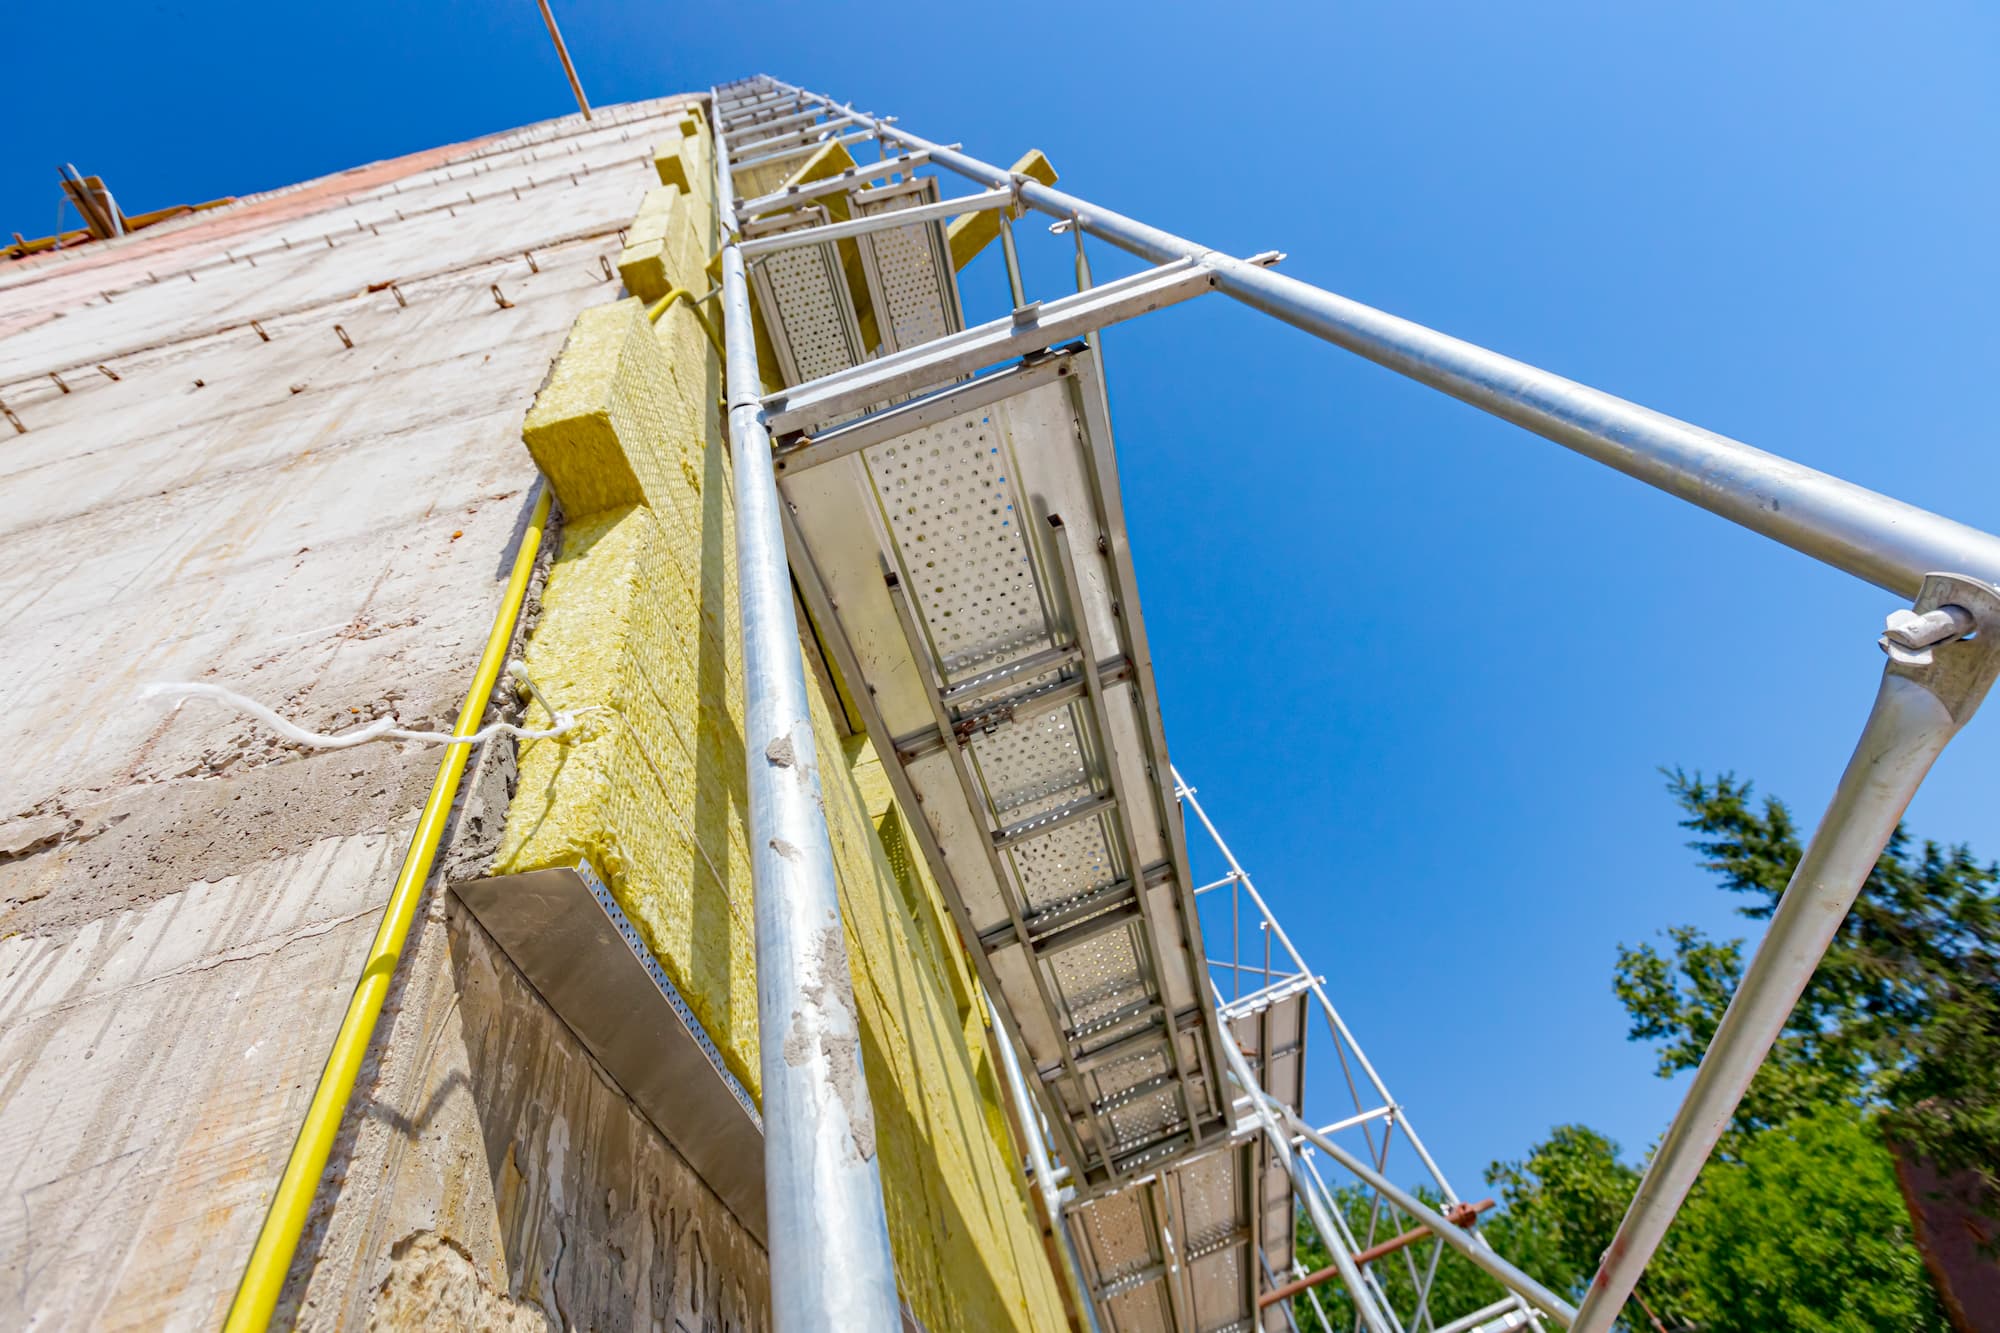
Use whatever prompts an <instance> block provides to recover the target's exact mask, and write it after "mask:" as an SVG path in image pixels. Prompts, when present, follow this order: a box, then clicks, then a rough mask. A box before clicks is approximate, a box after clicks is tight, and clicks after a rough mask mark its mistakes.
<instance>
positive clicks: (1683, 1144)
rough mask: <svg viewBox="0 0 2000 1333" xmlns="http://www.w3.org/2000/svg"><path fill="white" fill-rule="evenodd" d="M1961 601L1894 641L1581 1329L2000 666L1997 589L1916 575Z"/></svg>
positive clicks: (1640, 1268)
mask: <svg viewBox="0 0 2000 1333" xmlns="http://www.w3.org/2000/svg"><path fill="white" fill-rule="evenodd" d="M1944 606H1956V607H1962V608H1963V609H1964V610H1965V611H1966V612H1969V613H1970V620H1971V622H1972V624H1973V625H1974V626H1976V629H1977V631H1978V637H1976V638H1973V639H1954V640H1953V641H1951V642H1945V643H1939V644H1936V645H1935V646H1930V647H1927V648H1925V649H1923V650H1920V651H1916V652H1911V651H1908V650H1901V649H1898V650H1894V651H1892V653H1891V660H1890V662H1889V665H1888V666H1887V667H1886V668H1885V669H1884V671H1883V673H1882V685H1881V688H1880V690H1879V691H1878V692H1877V693H1876V696H1875V705H1874V707H1873V708H1872V709H1871V710H1870V711H1869V714H1868V721H1867V724H1866V725H1865V726H1863V728H1862V730H1861V739H1860V741H1859V742H1858V743H1856V745H1855V747H1854V755H1853V757H1852V758H1850V759H1849V760H1848V761H1847V769H1846V771H1845V772H1843V773H1842V774H1841V775H1840V785H1839V786H1838V787H1837V788H1835V789H1834V793H1833V801H1832V803H1831V804H1829V805H1828V806H1827V810H1826V814H1825V816H1824V817H1823V818H1822V819H1821V820H1820V823H1819V828H1818V830H1817V831H1815V832H1814V834H1813V837H1812V841H1811V842H1810V843H1808V844H1807V846H1806V850H1805V854H1804V855H1803V856H1801V857H1800V858H1799V864H1798V868H1797V869H1796V870H1794V871H1793V872H1792V878H1791V882H1790V883H1789V884H1787V885H1786V886H1785V894H1784V897H1783V898H1781V899H1779V901H1778V910H1777V911H1776V912H1775V913H1774V914H1773V915H1772V917H1771V926H1770V929H1769V930H1768V931H1766V932H1765V935H1764V939H1763V942H1762V943H1761V944H1759V945H1758V946H1757V953H1756V955H1755V956H1754V957H1753V958H1751V960H1750V966H1749V967H1748V968H1746V969H1745V970H1744V973H1743V980H1742V981H1740V982H1739V983H1737V987H1736V994H1735V995H1734V996H1733V997H1731V999H1730V1001H1729V1009H1728V1010H1727V1012H1725V1013H1724V1014H1723V1016H1722V1023H1721V1025H1720V1026H1718V1027H1717V1028H1716V1030H1715V1036H1714V1037H1713V1038H1711V1039H1710V1041H1709V1043H1708V1050H1707V1052H1706V1053H1705V1054H1704V1055H1703V1056H1702V1061H1701V1067H1700V1068H1699V1069H1697V1070H1696V1071H1695V1076H1694V1083H1693V1085H1692V1086H1691V1087H1689V1089H1688V1094H1687V1098H1686V1100H1684V1101H1683V1102H1682V1103H1681V1109H1680V1111H1679V1112H1678V1113H1677V1114H1676V1115H1675V1116H1674V1123H1673V1125H1672V1126H1671V1127H1670V1128H1669V1129H1668V1130H1667V1133H1666V1136H1665V1137H1664V1138H1663V1139H1661V1140H1660V1146H1659V1147H1658V1149H1656V1150H1655V1151H1654V1153H1653V1160H1652V1163H1651V1164H1650V1165H1649V1166H1648V1167H1647V1168H1646V1175H1645V1178H1644V1179H1643V1180H1641V1181H1640V1182H1639V1190H1638V1193H1637V1194H1635V1195H1634V1196H1633V1199H1632V1204H1631V1207H1630V1208H1629V1209H1627V1211H1626V1213H1625V1218H1624V1220H1623V1221H1622V1222H1620V1223H1619V1226H1618V1234H1617V1235H1616V1236H1615V1237H1613V1239H1612V1241H1611V1247H1610V1248H1609V1249H1608V1250H1606V1251H1605V1254H1604V1259H1603V1266H1602V1267H1601V1268H1600V1269H1599V1270H1598V1273H1597V1277H1596V1279H1595V1280H1594V1281H1593V1282H1592V1283H1591V1284H1590V1292H1589V1294H1588V1295H1587V1296H1586V1297H1585V1298H1584V1302H1583V1306H1582V1308H1581V1309H1580V1310H1579V1311H1578V1312H1577V1319H1576V1323H1575V1325H1574V1328H1575V1329H1576V1330H1577V1333H1605V1330H1607V1329H1609V1328H1610V1327H1611V1325H1612V1323H1613V1322H1614V1321H1615V1320H1616V1319H1617V1318H1618V1312H1619V1311H1620V1310H1622V1309H1623V1308H1624V1306H1625V1301H1626V1299H1627V1298H1628V1297H1630V1296H1631V1294H1632V1289H1633V1288H1634V1287H1635V1286H1637V1285H1638V1282H1639V1276H1640V1274H1641V1273H1643V1272H1645V1269H1646V1264H1647V1262H1648V1261H1650V1260H1651V1259H1652V1257H1653V1252H1654V1251H1655V1250H1657V1249H1658V1248H1659V1245H1660V1241H1661V1240H1662V1239H1663V1238H1664V1237H1665V1236H1666V1232H1667V1226H1668V1224H1669V1223H1671V1222H1672V1221H1673V1218H1674V1214H1675V1213H1676V1212H1677V1211H1678V1210H1679V1208H1680V1206H1681V1201H1682V1200H1683V1199H1685V1198H1686V1197H1687V1192H1688V1190H1689V1189H1691V1188H1692V1187H1693V1185H1694V1182H1695V1177H1696V1176H1697V1175H1699V1174H1700V1173H1701V1168H1702V1164H1703V1163H1704V1162H1706V1161H1707V1160H1708V1155H1709V1153H1710V1152H1711V1151H1713V1150H1714V1147H1715V1144H1716V1141H1717V1140H1718V1139H1720V1138H1721V1137H1722V1131H1723V1129H1724V1127H1725V1126H1727V1125H1728V1123H1729V1118H1730V1117H1731V1116H1732V1115H1734V1114H1735V1112H1736V1106H1737V1103H1738V1102H1740V1101H1741V1100H1742V1099H1743V1094H1744V1092H1745V1091H1746V1090H1747V1089H1748V1088H1749V1086H1750V1080H1751V1078H1752V1077H1753V1076H1755V1074H1756V1073H1757V1067H1758V1066H1759V1065H1761V1064H1762V1063H1763V1062H1764V1056H1765V1054H1766V1053H1767V1052H1768V1051H1769V1050H1770V1048H1771V1043H1772V1042H1774V1041H1776V1040H1777V1038H1778V1034H1779V1033H1780V1032H1782V1031H1783V1030H1784V1026H1785V1023H1786V1021H1787V1020H1788V1019H1789V1018H1790V1017H1791V1014H1792V1008H1793V1006H1794V1005H1796V1004H1797V1003H1798V1001H1799V996H1800V994H1802V993H1803V992H1804V990H1805V988H1806V983H1807V982H1808V981H1810V980H1811V979H1812V974H1813V969H1814V968H1816V967H1818V966H1819V960H1820V958H1821V957H1822V956H1823V955H1824V954H1825V953H1826V949H1827V946H1828V945H1829V944H1831V943H1832V942H1833V937H1834V935H1835V933H1836V932H1838V931H1839V929H1840V924H1841V922H1842V921H1844V920H1845V919H1846V917H1847V911H1848V909H1849V908H1850V907H1852V906H1853V905H1854V899H1855V896H1856V895H1857V894H1859V893H1860V891H1861V886H1862V884H1863V883H1864V882H1866V880H1867V878H1868V874H1869V872H1870V871H1871V870H1873V869H1874V867H1875V861H1876V858H1878V857H1880V856H1881V855H1882V848H1883V847H1884V845H1886V844H1887V843H1888V841H1889V835H1890V834H1891V833H1893V832H1894V831H1895V828H1896V823H1897V821H1898V820H1900V819H1901V818H1902V817H1903V809H1904V807H1905V806H1907V805H1909V803H1910V798H1911V797H1912V796H1914V795H1915V794H1916V791H1917V786H1918V784H1919V783H1921V782H1922V781H1923V780H1924V774H1926V773H1927V772H1929V771H1930V767H1931V764H1932V762H1933V761H1935V760H1936V759H1937V757H1938V755H1939V754H1940V753H1942V752H1943V750H1944V747H1945V745H1946V744H1947V743H1948V742H1949V741H1950V740H1951V738H1952V737H1953V736H1955V735H1957V734H1958V731H1959V729H1960V728H1961V727H1963V726H1964V725H1965V723H1966V722H1967V721H1968V720H1969V719H1970V718H1971V717H1972V714H1973V712H1974V711H1975V710H1976V709H1977V708H1978V707H1979V704H1980V701H1981V700H1982V699H1983V698H1985V696H1986V691H1987V689H1988V687H1990V686H1991V685H1992V683H1993V677H1994V675H1995V673H1996V672H2000V642H1996V640H2000V592H1996V591H1995V590H1994V589H1992V588H1990V587H1987V586H1986V585H1984V584H1980V583H1976V582H1972V581H1970V580H1965V579H1958V578H1953V577H1950V576H1946V575H1933V576H1932V577H1931V578H1929V579H1926V580H1925V581H1924V590H1923V593H1922V595H1921V596H1920V597H1919V599H1918V602H1917V608H1918V610H1919V611H1930V610H1933V609H1935V608H1937V607H1944Z"/></svg>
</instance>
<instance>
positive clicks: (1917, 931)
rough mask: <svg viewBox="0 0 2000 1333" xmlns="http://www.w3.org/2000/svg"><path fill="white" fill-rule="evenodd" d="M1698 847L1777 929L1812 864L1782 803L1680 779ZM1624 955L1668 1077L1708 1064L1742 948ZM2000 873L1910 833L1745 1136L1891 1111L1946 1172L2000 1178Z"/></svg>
mask: <svg viewBox="0 0 2000 1333" xmlns="http://www.w3.org/2000/svg"><path fill="white" fill-rule="evenodd" d="M1667 787H1668V790H1669V792H1671V793H1672V795H1673V797H1674V799H1675V800H1676V802H1678V803H1679V805H1680V806H1681V809H1682V811H1683V812H1684V814H1685V815H1686V817H1685V818H1684V819H1682V821H1681V826H1682V827H1683V828H1686V829H1689V830H1691V831H1692V832H1693V833H1694V834H1695V835H1696V836H1695V838H1694V839H1693V841H1691V842H1690V843H1689V844H1688V845H1689V846H1690V847H1691V848H1693V849H1694V850H1695V851H1696V852H1697V853H1699V854H1700V855H1701V857H1702V866H1703V868H1704V869H1706V870H1708V871H1710V872H1711V873H1713V874H1714V875H1716V877H1717V878H1718V879H1719V880H1720V881H1721V887H1722V888H1723V889H1724V890H1726V891H1727V892H1729V893H1732V894H1736V895H1739V896H1740V897H1742V898H1743V899H1744V900H1745V901H1744V902H1743V903H1742V904H1741V905H1740V906H1739V908H1738V910H1739V911H1740V912H1741V913H1742V914H1743V915H1744V916H1746V917H1749V918H1751V919H1753V920H1764V919H1766V918H1768V917H1769V916H1770V915H1771V913H1772V912H1773V911H1774V910H1775V909H1776V907H1777V904H1778V899H1779V898H1780V897H1781V896H1782V895H1783V893H1784V891H1785V886H1786V884H1787V883H1789V882H1790V880H1791V875H1792V871H1793V869H1794V868H1795V867H1796V866H1797V865H1798V861H1799V856H1800V854H1801V852H1802V850H1803V848H1802V843H1801V837H1800V832H1799V829H1798V827H1797V825H1796V824H1795V823H1794V822H1793V820H1792V816H1791V812H1790V811H1789V810H1788V809H1787V808H1786V806H1785V804H1784V802H1782V801H1780V800H1778V799H1777V798H1775V797H1766V798H1764V800H1763V802H1762V804H1761V806H1760V805H1759V804H1758V803H1757V802H1756V801H1755V800H1754V799H1753V793H1752V790H1751V785H1750V784H1749V783H1748V782H1738V781H1737V780H1736V779H1734V778H1733V777H1731V776H1730V775H1728V774H1723V775H1722V776H1720V777H1718V778H1716V779H1715V780H1714V781H1713V782H1709V781H1706V780H1704V779H1703V778H1702V777H1701V775H1700V774H1698V773H1697V774H1695V775H1693V776H1689V775H1688V774H1686V773H1684V772H1680V771H1678V770H1677V771H1675V772H1673V773H1671V774H1669V775H1668V783H1667ZM1666 937H1667V941H1668V949H1667V951H1666V952H1662V951H1661V950H1660V949H1657V948H1655V947H1654V946H1653V945H1651V944H1642V945H1639V946H1638V947H1636V948H1623V949H1621V950H1620V951H1619V958H1618V964H1617V975H1616V980H1615V981H1614V988H1615V990H1616V992H1617V994H1618V998H1619V999H1620V1000H1621V1001H1622V1002H1623V1003H1624V1005H1625V1008H1626V1012H1627V1013H1628V1014H1629V1015H1630V1016H1631V1019H1632V1027H1631V1036H1632V1037H1633V1039H1634V1040H1638V1041H1650V1042H1654V1043H1655V1044H1656V1046H1657V1048H1658V1050H1659V1061H1660V1062H1659V1072H1660V1074H1661V1075H1662V1076H1670V1075H1673V1074H1676V1073H1679V1072H1680V1071H1682V1070H1688V1069H1693V1068H1694V1067H1695V1066H1696V1065H1698V1064H1699V1063H1700V1062H1701V1055H1702V1052H1703V1051H1704V1050H1706V1049H1707V1046H1708V1040H1709V1038H1710V1037H1711V1036H1713V1035H1714V1032H1715V1027H1716V1025H1717V1024H1718V1023H1720V1022H1721V1021H1722V1014H1723V1011H1724V1009H1726V1008H1727V1007H1728V1004H1729V997H1730V995H1731V994H1733V993H1734V991H1735V987H1736V982H1737V980H1738V979H1739V978H1740V977H1741V975H1742V970H1743V942H1742V941H1741V940H1727V941H1717V940H1714V939H1711V938H1710V937H1709V936H1708V935H1707V934H1706V933H1705V932H1703V931H1701V930H1699V929H1697V928H1696V927H1693V926H1676V927H1673V928H1671V929H1669V930H1668V931H1667V932H1666ZM1996 1048H2000V866H1995V865H1993V864H1991V863H1988V864H1981V863H1980V862H1979V861H1978V860H1977V859H1976V858H1975V857H1974V856H1973V854H1972V852H1971V850H1970V849H1969V848H1967V847H1964V846H1954V847H1944V846H1940V845H1939V844H1937V843H1935V842H1928V841H1927V842H1924V843H1923V844H1922V845H1921V846H1916V845H1914V844H1913V843H1912V840H1911V838H1910V836H1909V833H1908V832H1907V831H1906V830H1905V829H1903V828H1902V827H1901V826H1898V827H1897V829H1896V831H1895V833H1894V834H1893V835H1892V836H1891V837H1890V839H1889V844H1888V846H1887V847H1886V848H1885V849H1884V850H1883V853H1882V856H1881V858H1880V859H1879V860H1878V861H1877V862H1876V864H1875V868H1874V869H1873V870H1872V871H1871V872H1870V873H1869V876H1868V880H1867V882H1866V883H1865V884H1864V885H1863V886H1862V889H1861V893H1860V896H1859V897H1858V898H1857V899H1856V901H1855V904H1854V909H1853V910H1852V911H1851V912H1849V913H1848V914H1847V919H1846V920H1845V921H1844V922H1842V924H1841V927H1840V930H1839V932H1838V933H1837V934H1836V935H1835V937H1834V940H1833V943H1832V945H1831V946H1830V947H1829V948H1828V949H1827V952H1826V957H1825V959H1824V960H1823V961H1822V962H1821V964H1820V966H1819V969H1818V970H1817V971H1816V972H1815V973H1814V975H1813V978H1812V980H1811V981H1810V982H1809V983H1808V984H1807V986H1806V989H1805V993H1804V994H1803V995H1802V996H1801V997H1800V999H1799V1003H1798V1005H1797V1007H1795V1008H1794V1009H1793V1011H1792V1015H1791V1018H1790V1019H1789V1021H1788V1022H1787V1023H1786V1025H1785V1029H1784V1032H1783V1034H1782V1035H1781V1036H1780V1038H1779V1040H1778V1042H1777V1044H1776V1045H1775V1046H1774V1047H1773V1048H1772V1051H1771V1054H1770V1057H1769V1058H1768V1059H1767V1060H1766V1061H1765V1062H1764V1067H1763V1068H1762V1069H1761V1070H1760V1071H1759V1072H1758V1075H1757V1078H1756V1080H1755V1081H1754V1082H1753V1083H1752V1085H1751V1087H1750V1091H1749V1093H1748V1094H1747V1095H1746V1096H1745V1097H1744V1099H1743V1103H1742V1105H1741V1107H1740V1108H1739V1109H1738V1111H1737V1114H1736V1117H1735V1120H1734V1123H1733V1125H1732V1129H1733V1130H1734V1135H1733V1136H1732V1138H1731V1140H1730V1141H1729V1142H1726V1143H1725V1144H1724V1151H1725V1153H1728V1152H1733V1151H1735V1149H1736V1147H1737V1146H1738V1139H1739V1138H1740V1136H1743V1135H1748V1134H1754V1133H1756V1132H1757V1131H1759V1130H1761V1129H1764V1128H1768V1127H1770V1126H1773V1125H1777V1124H1781V1123H1783V1122H1785V1121H1788V1120H1791V1119H1793V1118H1794V1117H1797V1116H1799V1115H1803V1114H1806V1113H1809V1112H1811V1111H1813V1110H1815V1109H1816V1108H1819V1107H1822V1106H1825V1105H1827V1104H1828V1103H1830V1102H1835V1101H1846V1102H1849V1103H1852V1104H1854V1105H1857V1106H1871V1107H1886V1108H1889V1110H1890V1119H1891V1122H1892V1124H1893V1125H1894V1128H1895V1131H1896V1133H1897V1134H1898V1135H1899V1136H1901V1137H1902V1138H1903V1139H1905V1141H1908V1142H1910V1143H1912V1144H1913V1145H1918V1146H1920V1147H1922V1148H1923V1150H1924V1151H1925V1152H1926V1155H1929V1156H1932V1157H1933V1158H1935V1159H1936V1160H1937V1161H1938V1162H1939V1164H1940V1165H1942V1166H1945V1167H1947V1168H1952V1167H1960V1166H1985V1167H1988V1168H1989V1169H1990V1167H1991V1164H1993V1163H1995V1162H2000V1132H1996V1131H2000V1087H1996V1080H1993V1079H1992V1078H1990V1077H1985V1076H1984V1075H1985V1071H1987V1070H1990V1069H1991V1068H1992V1067H1993V1066H1992V1064H1991V1063H1990V1062H1982V1061H1985V1060H1986V1059H1987V1058H1988V1057H1990V1055H1991V1054H1992V1053H1993V1052H1994V1050H1995V1049H1996Z"/></svg>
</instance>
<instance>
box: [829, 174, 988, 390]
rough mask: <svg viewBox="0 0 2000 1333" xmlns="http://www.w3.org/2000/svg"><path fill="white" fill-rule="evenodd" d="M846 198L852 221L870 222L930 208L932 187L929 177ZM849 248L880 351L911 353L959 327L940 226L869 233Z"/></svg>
mask: <svg viewBox="0 0 2000 1333" xmlns="http://www.w3.org/2000/svg"><path fill="white" fill-rule="evenodd" d="M850 197H851V199H852V200H853V208H854V214H855V216H857V217H873V216H875V215H877V214H881V213H893V212H896V211H898V210H901V209H906V208H915V207H918V206H919V205H922V204H930V203H936V202H937V198H938V186H937V180H936V178H935V177H931V176H913V177H911V178H910V179H908V180H904V181H899V182H897V183H896V184H893V185H878V186H875V187H873V188H871V189H865V190H856V191H855V192H854V193H853V194H852V195H851V196H850ZM855 244H856V246H857V247H858V248H859V250H860V253H861V269H862V272H863V273H864V274H865V275H866V276H867V279H868V298H869V301H870V303H871V304H872V305H873V306H874V310H875V325H876V327H877V329H879V330H880V332H881V335H882V348H881V350H882V351H884V352H894V351H899V350H901V349H902V348H905V347H915V346H916V345H917V344H918V343H926V342H929V341H930V340H931V339H933V338H942V337H944V336H945V335H946V334H948V333H957V332H958V331H959V330H960V329H962V328H964V327H965V315H964V312H963V311H962V310H961V309H960V307H959V297H958V275H957V272H956V271H955V270H954V269H953V268H952V265H951V242H950V241H949V239H948V238H947V237H946V234H945V228H944V223H942V222H937V221H933V222H914V223H911V224H910V225H909V226H907V227H896V228H892V229H891V230H888V231H876V232H869V233H867V234H865V235H863V236H860V237H858V238H856V242H855Z"/></svg>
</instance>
